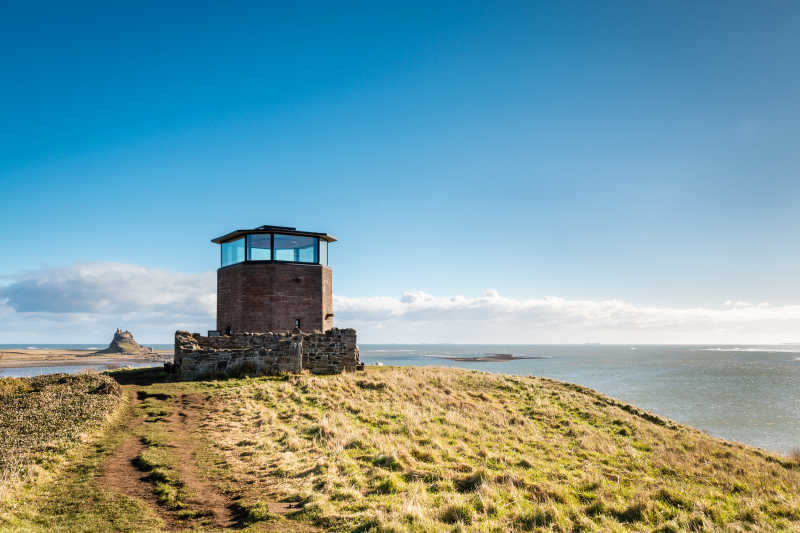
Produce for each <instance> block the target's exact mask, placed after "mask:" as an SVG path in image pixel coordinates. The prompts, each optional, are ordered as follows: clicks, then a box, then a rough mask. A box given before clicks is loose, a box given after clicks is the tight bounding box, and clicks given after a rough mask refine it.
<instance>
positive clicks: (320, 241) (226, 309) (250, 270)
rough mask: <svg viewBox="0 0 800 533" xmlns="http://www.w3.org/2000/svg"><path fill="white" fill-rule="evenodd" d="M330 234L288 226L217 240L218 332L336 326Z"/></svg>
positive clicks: (319, 329) (240, 232)
mask: <svg viewBox="0 0 800 533" xmlns="http://www.w3.org/2000/svg"><path fill="white" fill-rule="evenodd" d="M335 240H336V239H335V238H333V237H332V236H330V235H327V234H325V233H313V232H310V231H297V230H296V228H289V227H283V226H259V227H257V228H254V229H244V230H243V229H240V230H236V231H233V232H231V233H228V234H227V235H223V236H222V237H217V238H216V239H213V240H212V241H211V242H214V243H216V244H219V245H220V268H219V270H217V329H218V330H219V331H220V332H221V333H222V334H223V335H224V334H230V333H242V332H250V333H265V332H268V331H272V332H281V331H290V330H292V329H294V328H300V329H302V330H303V331H309V332H311V331H317V332H325V331H328V330H329V329H331V328H332V327H333V303H332V299H331V296H332V294H331V269H330V268H328V243H330V242H334V241H335Z"/></svg>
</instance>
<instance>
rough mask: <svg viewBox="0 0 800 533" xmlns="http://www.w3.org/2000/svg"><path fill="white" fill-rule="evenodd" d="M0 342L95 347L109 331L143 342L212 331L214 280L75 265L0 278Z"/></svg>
mask: <svg viewBox="0 0 800 533" xmlns="http://www.w3.org/2000/svg"><path fill="white" fill-rule="evenodd" d="M5 279H6V281H7V282H8V284H7V285H6V286H4V287H0V342H5V343H15V342H23V343H24V342H42V343H44V342H52V343H70V342H75V343H80V342H101V341H103V340H104V339H106V338H109V340H110V336H111V334H112V333H113V331H114V329H116V328H117V327H121V328H126V329H130V330H131V331H133V332H134V334H135V335H136V336H137V338H138V339H140V340H142V341H145V342H156V343H158V342H163V343H167V342H170V339H171V337H172V332H174V331H175V330H176V329H191V330H195V331H202V330H203V329H209V328H213V327H214V322H215V318H214V317H215V314H216V291H215V283H216V280H215V276H214V273H213V272H210V273H204V274H180V273H175V272H169V271H166V270H159V269H148V268H144V267H140V266H135V265H128V264H122V263H79V264H75V265H72V266H68V267H59V268H42V269H39V270H31V271H26V272H21V273H19V274H15V275H13V276H6V277H5Z"/></svg>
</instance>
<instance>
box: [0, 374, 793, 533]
mask: <svg viewBox="0 0 800 533" xmlns="http://www.w3.org/2000/svg"><path fill="white" fill-rule="evenodd" d="M115 376H116V377H117V379H118V380H119V381H120V382H122V383H123V389H124V390H125V392H126V395H127V401H126V402H124V403H123V406H122V407H120V408H119V409H118V410H117V411H116V413H115V415H114V418H113V420H112V423H111V424H110V425H108V426H106V427H105V428H103V429H101V430H97V431H95V433H94V437H93V439H92V440H91V441H90V443H89V444H85V445H81V446H77V447H76V448H74V450H72V451H69V452H64V453H65V454H66V456H67V457H68V458H67V459H66V460H65V461H64V462H63V463H62V464H61V466H58V467H55V468H53V471H52V472H51V473H50V474H49V475H48V476H45V477H44V478H43V480H42V481H39V482H30V483H28V484H26V485H25V486H23V487H21V488H18V489H16V490H14V491H13V492H12V493H11V494H9V495H7V497H5V499H3V500H2V502H0V530H3V531H47V530H54V529H58V530H68V531H69V530H72V531H107V530H120V531H159V530H163V529H180V528H192V529H196V530H201V531H206V530H208V531H210V530H226V529H229V528H237V529H241V528H244V529H245V530H246V531H276V532H277V531H326V530H334V531H358V532H366V531H409V532H410V531H448V532H450V531H531V530H533V531H564V532H567V531H570V532H571V531H687V530H695V531H708V530H720V531H771V530H774V531H782V530H784V531H785V530H800V463H798V462H797V461H795V460H792V459H789V458H785V457H781V456H778V455H774V454H770V453H767V452H764V451H761V450H757V449H754V448H749V447H746V446H743V445H739V444H736V443H731V442H726V441H723V440H719V439H715V438H712V437H709V436H708V435H705V434H703V433H701V432H699V431H697V430H694V429H692V428H688V427H686V426H682V425H679V424H676V423H674V422H672V421H669V420H666V419H663V418H661V417H658V416H655V415H653V414H650V413H647V412H644V411H642V410H639V409H637V408H635V407H633V406H630V405H627V404H624V403H621V402H618V401H616V400H614V399H611V398H608V397H606V396H603V395H600V394H598V393H596V392H594V391H592V390H589V389H585V388H583V387H579V386H575V385H570V384H566V383H561V382H556V381H552V380H547V379H540V378H525V377H515V376H506V375H496V374H486V373H480V372H472V371H465V370H456V369H441V368H411V367H406V368H391V367H383V368H369V369H368V370H367V371H366V372H363V373H356V374H345V375H339V376H310V375H298V376H284V377H277V378H243V379H231V380H222V381H207V382H193V383H170V382H167V381H166V376H164V375H163V374H159V373H154V372H152V371H127V372H119V373H116V374H115Z"/></svg>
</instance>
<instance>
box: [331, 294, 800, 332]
mask: <svg viewBox="0 0 800 533" xmlns="http://www.w3.org/2000/svg"><path fill="white" fill-rule="evenodd" d="M334 309H335V312H336V319H337V322H338V323H339V324H343V325H351V326H353V327H357V328H358V329H359V333H360V337H361V338H362V339H368V340H372V339H375V340H376V341H381V342H401V343H402V342H456V343H459V342H460V343H479V342H486V343H537V342H541V343H562V342H608V343H614V342H618V343H640V342H641V343H659V342H663V343H773V342H792V341H797V340H798V338H800V305H781V306H773V305H769V304H767V303H760V304H750V303H747V302H726V303H725V305H724V306H722V307H720V308H708V307H691V308H674V307H652V306H641V305H635V304H633V303H630V302H625V301H621V300H567V299H565V298H558V297H546V298H538V299H527V300H520V299H514V298H508V297H504V296H501V295H499V294H498V292H497V291H495V290H488V291H486V292H485V293H484V295H483V296H480V297H475V298H467V297H464V296H456V297H449V298H445V297H434V296H432V295H430V294H426V293H423V292H419V291H415V292H407V293H404V294H403V295H402V297H401V298H399V299H396V298H347V297H342V296H334Z"/></svg>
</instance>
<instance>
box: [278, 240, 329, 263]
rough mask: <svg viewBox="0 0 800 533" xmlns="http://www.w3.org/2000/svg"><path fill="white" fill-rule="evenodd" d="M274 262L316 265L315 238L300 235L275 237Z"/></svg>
mask: <svg viewBox="0 0 800 533" xmlns="http://www.w3.org/2000/svg"><path fill="white" fill-rule="evenodd" d="M275 260H276V261H294V262H296V263H316V262H318V257H317V238H316V237H302V236H300V235H278V234H276V235H275Z"/></svg>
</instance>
